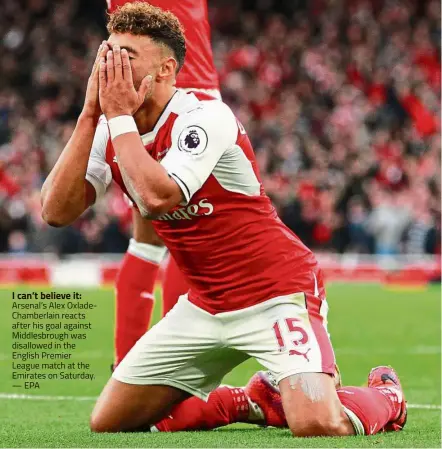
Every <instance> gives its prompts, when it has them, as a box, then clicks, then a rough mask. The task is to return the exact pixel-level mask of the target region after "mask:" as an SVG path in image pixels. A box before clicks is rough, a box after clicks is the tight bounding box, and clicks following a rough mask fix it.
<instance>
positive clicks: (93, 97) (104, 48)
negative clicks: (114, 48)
mask: <svg viewBox="0 0 442 449" xmlns="http://www.w3.org/2000/svg"><path fill="white" fill-rule="evenodd" d="M108 50H109V46H108V45H107V42H106V41H103V42H102V43H101V45H100V48H99V49H98V52H97V57H96V58H95V62H94V66H93V67H92V72H91V75H90V77H89V81H88V83H87V88H86V98H85V100H84V106H83V114H84V115H85V116H87V117H92V118H93V119H95V120H98V118H99V117H100V115H101V114H102V112H101V108H100V103H99V97H98V74H99V69H100V60H101V58H104V57H105V56H106V53H107V52H108Z"/></svg>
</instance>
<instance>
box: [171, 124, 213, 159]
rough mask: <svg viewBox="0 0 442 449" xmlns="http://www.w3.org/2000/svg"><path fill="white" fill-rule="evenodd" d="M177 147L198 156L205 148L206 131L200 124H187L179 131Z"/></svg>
mask: <svg viewBox="0 0 442 449" xmlns="http://www.w3.org/2000/svg"><path fill="white" fill-rule="evenodd" d="M178 148H179V149H180V150H181V151H184V152H185V153H190V154H191V155H192V156H198V155H200V154H201V153H203V152H204V150H205V149H206V148H207V133H206V131H204V129H203V128H201V126H196V125H194V126H188V127H186V128H184V129H183V131H181V134H180V137H179V138H178Z"/></svg>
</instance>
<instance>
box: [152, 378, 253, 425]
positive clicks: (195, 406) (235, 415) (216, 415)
mask: <svg viewBox="0 0 442 449" xmlns="http://www.w3.org/2000/svg"><path fill="white" fill-rule="evenodd" d="M248 416H249V402H248V399H247V396H246V394H245V393H244V390H243V389H242V388H239V387H236V388H235V387H219V388H217V389H216V390H215V391H213V392H212V393H210V396H209V399H208V400H207V402H205V401H203V400H202V399H199V398H197V397H192V398H189V399H186V400H185V401H183V402H181V404H178V405H177V406H175V407H174V408H173V409H172V411H171V413H170V414H169V416H168V417H167V418H164V419H163V420H161V421H160V422H159V423H157V424H156V425H155V426H153V427H152V429H151V430H152V431H159V432H179V431H184V430H210V429H215V428H217V427H222V426H227V425H228V424H232V423H235V422H242V421H247V418H248Z"/></svg>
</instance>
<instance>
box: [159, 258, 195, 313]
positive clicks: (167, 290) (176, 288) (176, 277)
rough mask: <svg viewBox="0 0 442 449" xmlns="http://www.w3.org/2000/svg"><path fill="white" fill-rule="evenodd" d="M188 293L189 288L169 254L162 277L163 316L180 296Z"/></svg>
mask: <svg viewBox="0 0 442 449" xmlns="http://www.w3.org/2000/svg"><path fill="white" fill-rule="evenodd" d="M188 291H189V286H188V284H187V282H186V280H185V278H184V275H183V273H182V272H181V270H180V269H179V268H178V265H177V264H176V262H175V260H174V258H173V257H172V256H171V255H170V254H169V257H168V258H167V262H166V264H165V269H164V277H163V298H162V304H163V316H164V315H166V313H168V312H169V311H170V310H171V309H172V307H173V306H174V305H175V304H176V302H177V301H178V298H179V297H180V296H181V295H184V294H185V293H187V292H188Z"/></svg>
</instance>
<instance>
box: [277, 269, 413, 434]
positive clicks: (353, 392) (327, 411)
mask: <svg viewBox="0 0 442 449" xmlns="http://www.w3.org/2000/svg"><path fill="white" fill-rule="evenodd" d="M319 277H320V274H319V275H318V278H319ZM300 305H301V304H300ZM327 310H328V306H327V305H326V302H325V299H323V300H321V299H320V298H319V297H318V296H315V295H314V294H311V293H307V294H305V307H304V311H301V312H300V313H299V314H298V316H297V318H298V320H297V321H296V322H293V323H292V322H291V317H290V316H288V317H287V318H284V321H285V322H286V324H287V329H286V331H287V332H285V335H284V336H283V341H284V342H286V343H287V349H288V354H289V357H290V353H292V356H293V355H294V356H295V357H296V358H295V360H292V361H290V362H289V363H291V364H292V367H293V370H292V371H291V372H290V370H291V368H290V367H289V365H285V367H286V368H285V369H286V370H288V371H286V373H283V374H280V375H279V379H280V382H279V387H280V391H281V398H282V404H283V407H284V412H285V416H286V419H287V423H288V426H289V428H290V430H291V431H292V433H293V435H295V436H345V435H355V434H358V435H363V434H374V433H377V432H380V431H382V430H383V429H384V428H385V426H387V425H388V423H392V422H395V421H396V420H398V419H399V418H400V415H401V414H402V412H403V411H405V400H404V398H403V394H402V389H401V386H400V383H399V382H398V383H397V385H396V384H394V385H376V386H375V385H374V384H375V383H374V382H371V383H372V385H370V383H369V386H368V387H344V388H339V389H338V390H336V387H335V382H334V380H333V378H332V375H333V373H334V365H335V360H334V353H333V349H332V345H331V342H330V338H329V334H328V332H327V327H326V322H327V317H326V315H327ZM305 312H307V316H306V315H305ZM286 313H287V312H283V315H286ZM296 333H299V335H300V336H301V337H298V338H297V339H295V340H293V339H292V340H290V339H291V338H292V337H293V335H295V334H296ZM284 337H285V339H284ZM295 338H296V337H295ZM302 354H304V355H302ZM284 363H287V360H285V362H284ZM393 373H394V371H393Z"/></svg>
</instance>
